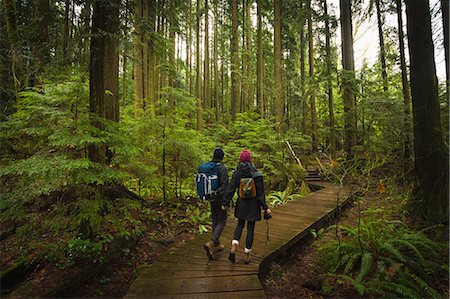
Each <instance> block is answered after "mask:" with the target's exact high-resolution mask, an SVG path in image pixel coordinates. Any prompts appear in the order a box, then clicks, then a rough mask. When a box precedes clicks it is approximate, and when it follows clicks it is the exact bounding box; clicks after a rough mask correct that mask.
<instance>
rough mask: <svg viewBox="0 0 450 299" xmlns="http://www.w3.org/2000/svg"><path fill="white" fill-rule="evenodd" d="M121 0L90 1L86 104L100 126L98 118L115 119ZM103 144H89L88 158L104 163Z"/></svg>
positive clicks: (116, 118) (99, 126) (102, 127)
mask: <svg viewBox="0 0 450 299" xmlns="http://www.w3.org/2000/svg"><path fill="white" fill-rule="evenodd" d="M120 4H121V0H110V1H108V2H105V1H102V0H96V1H94V11H93V16H92V38H91V55H90V71H89V89H90V97H89V108H90V111H91V112H92V113H93V114H95V115H96V117H97V119H93V120H92V122H93V124H94V125H95V126H96V127H97V128H99V129H100V130H103V129H104V126H103V122H102V121H101V120H99V119H98V118H103V119H107V120H112V121H119V52H118V44H119V43H118V33H119V9H120ZM106 157H107V150H106V145H102V146H94V145H93V146H90V147H89V158H90V159H91V160H92V161H93V162H98V163H105V162H106V161H107V160H106Z"/></svg>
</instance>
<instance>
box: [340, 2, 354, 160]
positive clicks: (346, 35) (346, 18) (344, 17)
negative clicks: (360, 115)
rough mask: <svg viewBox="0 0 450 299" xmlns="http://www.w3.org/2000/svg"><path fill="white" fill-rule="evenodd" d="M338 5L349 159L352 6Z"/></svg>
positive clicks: (351, 86)
mask: <svg viewBox="0 0 450 299" xmlns="http://www.w3.org/2000/svg"><path fill="white" fill-rule="evenodd" d="M340 7H341V38H342V42H341V45H342V46H341V47H342V66H343V71H342V85H343V92H344V128H345V129H344V130H345V149H346V152H347V158H348V159H351V158H352V157H353V152H352V147H353V146H355V145H356V113H355V112H356V107H355V95H354V84H355V62H354V58H353V32H352V31H353V30H352V8H351V2H350V0H340Z"/></svg>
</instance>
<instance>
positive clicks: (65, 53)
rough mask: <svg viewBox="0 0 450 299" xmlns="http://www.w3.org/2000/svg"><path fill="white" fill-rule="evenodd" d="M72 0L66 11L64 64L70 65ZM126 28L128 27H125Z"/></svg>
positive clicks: (67, 1) (67, 0) (67, 4)
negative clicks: (70, 14)
mask: <svg viewBox="0 0 450 299" xmlns="http://www.w3.org/2000/svg"><path fill="white" fill-rule="evenodd" d="M69 13H70V0H66V3H65V9H64V36H63V63H64V64H67V63H68V56H69V54H68V51H69V38H70V26H69V22H70V18H69ZM125 27H126V26H125Z"/></svg>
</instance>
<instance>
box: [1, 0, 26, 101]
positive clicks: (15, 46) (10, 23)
mask: <svg viewBox="0 0 450 299" xmlns="http://www.w3.org/2000/svg"><path fill="white" fill-rule="evenodd" d="M3 5H4V6H3V8H4V11H5V19H6V31H7V34H8V42H9V46H10V50H11V72H12V76H13V81H14V93H15V99H14V100H13V104H14V105H15V103H16V101H17V94H18V93H19V91H21V90H22V88H23V87H24V86H25V78H24V77H25V76H24V70H23V65H22V59H21V56H20V44H19V33H18V30H17V11H16V2H15V1H14V0H4V1H3ZM14 105H13V106H14Z"/></svg>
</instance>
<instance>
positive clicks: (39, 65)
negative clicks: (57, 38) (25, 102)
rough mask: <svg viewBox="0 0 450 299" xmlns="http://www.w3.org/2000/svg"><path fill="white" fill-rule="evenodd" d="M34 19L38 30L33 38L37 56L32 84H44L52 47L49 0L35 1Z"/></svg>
mask: <svg viewBox="0 0 450 299" xmlns="http://www.w3.org/2000/svg"><path fill="white" fill-rule="evenodd" d="M34 10H35V11H34V13H35V16H34V19H35V21H34V22H35V28H36V32H35V34H34V39H33V46H32V49H33V55H34V57H35V58H36V65H35V66H34V67H33V69H34V71H33V72H32V73H31V77H30V86H39V85H42V82H43V78H42V75H43V74H42V73H43V71H44V70H43V69H44V67H45V65H46V64H48V62H49V60H50V47H49V38H48V23H49V20H50V2H49V0H36V1H35V3H34Z"/></svg>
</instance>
